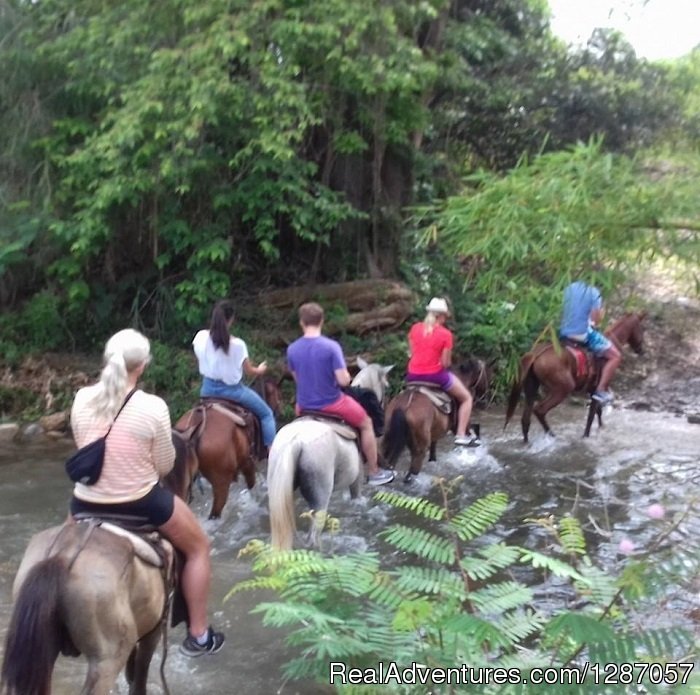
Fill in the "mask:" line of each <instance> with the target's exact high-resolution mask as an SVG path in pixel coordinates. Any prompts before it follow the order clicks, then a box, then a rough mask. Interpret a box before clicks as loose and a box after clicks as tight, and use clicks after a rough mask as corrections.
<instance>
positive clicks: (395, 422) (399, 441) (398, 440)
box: [382, 408, 411, 468]
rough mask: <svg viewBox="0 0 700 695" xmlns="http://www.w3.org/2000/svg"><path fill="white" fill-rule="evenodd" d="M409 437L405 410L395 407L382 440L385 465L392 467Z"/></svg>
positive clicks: (409, 432) (409, 431) (406, 444)
mask: <svg viewBox="0 0 700 695" xmlns="http://www.w3.org/2000/svg"><path fill="white" fill-rule="evenodd" d="M410 437H411V430H410V428H409V426H408V420H407V419H406V411H405V410H404V409H403V408H395V409H394V412H393V413H392V414H391V419H390V420H389V427H388V428H387V431H386V433H385V434H384V439H383V441H382V453H383V454H384V458H385V459H386V465H387V467H389V468H393V467H394V464H395V463H396V460H397V459H398V458H399V455H400V454H401V452H402V451H403V449H404V447H406V446H408V443H409V440H410Z"/></svg>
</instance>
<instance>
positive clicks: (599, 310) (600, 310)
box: [590, 304, 605, 326]
mask: <svg viewBox="0 0 700 695" xmlns="http://www.w3.org/2000/svg"><path fill="white" fill-rule="evenodd" d="M603 316H605V307H604V306H603V305H602V304H601V305H600V306H599V307H596V308H593V309H591V314H590V319H591V323H592V324H593V325H594V326H597V325H598V324H599V323H600V322H601V321H602V320H603Z"/></svg>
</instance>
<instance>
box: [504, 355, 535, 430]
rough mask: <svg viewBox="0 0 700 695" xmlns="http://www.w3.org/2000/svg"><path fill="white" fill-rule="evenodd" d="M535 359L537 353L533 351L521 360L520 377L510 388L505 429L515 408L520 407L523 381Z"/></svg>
mask: <svg viewBox="0 0 700 695" xmlns="http://www.w3.org/2000/svg"><path fill="white" fill-rule="evenodd" d="M534 361H535V355H534V354H533V353H531V352H528V353H526V354H525V355H523V358H522V359H521V360H520V371H519V374H518V378H517V379H516V380H515V382H514V383H513V387H512V388H511V390H510V396H509V397H508V408H507V409H506V421H505V423H504V424H503V429H505V428H506V427H508V423H509V422H510V419H511V418H512V417H513V413H514V412H515V409H516V408H517V407H518V402H519V401H520V394H521V393H522V391H523V383H524V382H525V379H526V377H527V375H528V373H529V372H530V369H531V368H532V365H533V363H534Z"/></svg>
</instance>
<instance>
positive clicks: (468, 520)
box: [448, 492, 508, 541]
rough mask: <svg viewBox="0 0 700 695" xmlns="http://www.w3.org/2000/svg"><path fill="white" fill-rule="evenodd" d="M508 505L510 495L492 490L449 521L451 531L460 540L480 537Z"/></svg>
mask: <svg viewBox="0 0 700 695" xmlns="http://www.w3.org/2000/svg"><path fill="white" fill-rule="evenodd" d="M507 506H508V497H507V495H505V493H503V492H492V493H491V494H489V495H486V497H482V498H480V499H478V500H476V502H474V503H473V504H470V505H469V506H468V507H467V508H466V509H464V510H462V511H461V512H460V513H459V514H457V515H456V516H454V517H453V518H452V519H450V521H449V522H448V527H449V529H450V530H451V531H453V532H454V533H456V534H457V536H458V537H459V538H460V540H463V541H471V540H473V539H474V538H478V537H479V536H481V535H482V534H483V533H484V532H485V531H487V530H488V529H489V528H490V527H491V526H493V525H494V524H495V523H496V522H497V521H498V520H499V519H500V518H501V516H502V515H503V512H504V511H505V510H506V507H507Z"/></svg>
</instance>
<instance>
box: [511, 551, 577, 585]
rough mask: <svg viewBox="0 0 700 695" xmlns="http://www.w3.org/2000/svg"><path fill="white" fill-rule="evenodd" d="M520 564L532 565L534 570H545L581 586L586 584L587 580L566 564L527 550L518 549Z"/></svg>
mask: <svg viewBox="0 0 700 695" xmlns="http://www.w3.org/2000/svg"><path fill="white" fill-rule="evenodd" d="M520 562H522V563H527V564H529V565H532V567H534V568H535V569H546V570H548V571H549V572H551V573H552V574H553V575H555V576H557V577H566V578H568V579H575V580H576V581H577V582H579V583H581V584H583V585H585V584H587V583H588V580H587V579H586V578H585V577H584V576H583V575H582V574H580V573H579V572H578V571H577V570H575V569H574V568H573V567H572V566H571V565H568V564H567V563H566V562H563V561H562V560H558V559H557V558H555V557H549V556H548V555H543V554H542V553H538V552H537V551H535V550H530V549H529V548H520Z"/></svg>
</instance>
